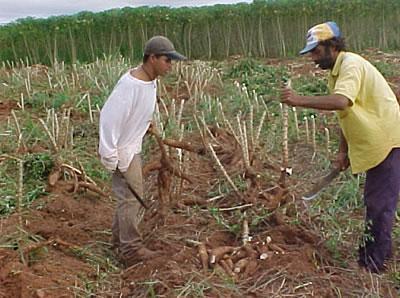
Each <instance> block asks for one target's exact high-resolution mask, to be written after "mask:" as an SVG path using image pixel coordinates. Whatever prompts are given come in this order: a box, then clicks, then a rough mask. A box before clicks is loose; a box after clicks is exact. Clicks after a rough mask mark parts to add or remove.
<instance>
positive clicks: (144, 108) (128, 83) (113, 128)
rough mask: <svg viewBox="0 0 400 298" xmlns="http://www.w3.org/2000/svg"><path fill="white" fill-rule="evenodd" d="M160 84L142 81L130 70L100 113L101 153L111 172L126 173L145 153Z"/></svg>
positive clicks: (121, 79)
mask: <svg viewBox="0 0 400 298" xmlns="http://www.w3.org/2000/svg"><path fill="white" fill-rule="evenodd" d="M156 91H157V90H156V82H155V81H150V82H146V81H141V80H138V79H136V78H134V77H133V76H132V75H131V74H130V71H128V72H127V73H125V74H124V75H123V76H122V77H121V78H120V79H119V81H118V83H117V84H116V85H115V87H114V90H113V91H112V92H111V94H110V96H109V97H108V99H107V101H106V103H105V104H104V106H103V108H102V109H101V112H100V124H99V126H100V131H99V134H100V141H99V154H100V157H101V162H102V164H103V165H104V166H105V167H106V168H107V169H108V170H111V171H113V170H115V169H116V168H117V167H118V169H119V170H120V171H121V172H125V171H126V170H127V169H128V167H129V164H130V162H131V161H132V159H133V157H134V155H135V154H138V153H140V152H141V150H142V141H143V136H144V135H145V133H146V131H147V129H148V128H149V125H150V122H151V120H152V116H153V112H154V108H155V103H156V93H157V92H156Z"/></svg>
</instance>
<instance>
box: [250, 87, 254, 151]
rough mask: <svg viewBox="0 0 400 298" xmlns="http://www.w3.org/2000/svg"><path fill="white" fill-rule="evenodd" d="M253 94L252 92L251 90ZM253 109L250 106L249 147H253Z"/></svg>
mask: <svg viewBox="0 0 400 298" xmlns="http://www.w3.org/2000/svg"><path fill="white" fill-rule="evenodd" d="M253 92H254V90H253ZM253 126H254V107H253V105H251V106H250V140H251V146H253V147H254V127H253Z"/></svg>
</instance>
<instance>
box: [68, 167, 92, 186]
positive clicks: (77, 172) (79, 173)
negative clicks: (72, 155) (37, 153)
mask: <svg viewBox="0 0 400 298" xmlns="http://www.w3.org/2000/svg"><path fill="white" fill-rule="evenodd" d="M60 167H61V168H66V169H68V170H72V171H74V172H75V173H76V174H78V175H83V173H82V171H80V170H78V169H77V168H74V167H73V166H71V165H69V164H65V163H63V164H62V165H60ZM86 179H87V181H89V182H90V183H92V184H94V185H96V182H94V180H93V179H92V178H90V177H89V176H86Z"/></svg>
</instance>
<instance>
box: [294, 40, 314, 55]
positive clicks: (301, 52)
mask: <svg viewBox="0 0 400 298" xmlns="http://www.w3.org/2000/svg"><path fill="white" fill-rule="evenodd" d="M317 45H318V42H313V43H310V44H307V45H306V46H305V48H304V49H302V50H301V51H300V52H299V54H300V55H304V54H307V53H308V52H310V51H312V50H314V49H315V48H316V47H317Z"/></svg>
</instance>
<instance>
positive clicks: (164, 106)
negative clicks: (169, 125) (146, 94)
mask: <svg viewBox="0 0 400 298" xmlns="http://www.w3.org/2000/svg"><path fill="white" fill-rule="evenodd" d="M160 102H161V105H162V107H163V109H164V112H165V115H166V117H167V118H169V112H168V108H167V106H166V105H165V102H164V100H163V99H162V98H161V97H160Z"/></svg>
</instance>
